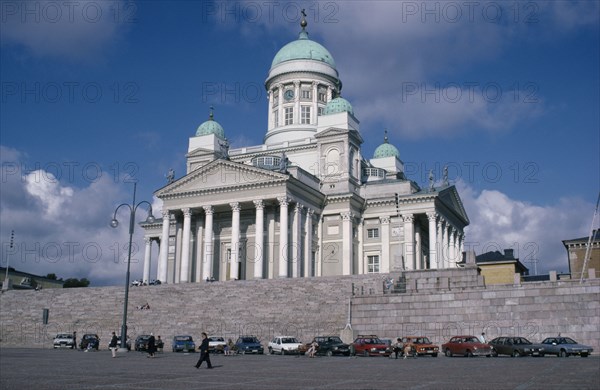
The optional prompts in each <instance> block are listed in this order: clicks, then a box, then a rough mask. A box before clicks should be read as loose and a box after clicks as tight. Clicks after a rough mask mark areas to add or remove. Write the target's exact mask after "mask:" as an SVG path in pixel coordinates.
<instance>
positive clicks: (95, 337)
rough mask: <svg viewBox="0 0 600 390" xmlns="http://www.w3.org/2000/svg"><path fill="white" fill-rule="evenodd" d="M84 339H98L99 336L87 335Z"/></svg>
mask: <svg viewBox="0 0 600 390" xmlns="http://www.w3.org/2000/svg"><path fill="white" fill-rule="evenodd" d="M83 338H84V339H86V340H89V339H97V338H98V336H96V335H95V334H86V335H85V336H83Z"/></svg>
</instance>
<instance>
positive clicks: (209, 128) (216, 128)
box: [196, 107, 225, 138]
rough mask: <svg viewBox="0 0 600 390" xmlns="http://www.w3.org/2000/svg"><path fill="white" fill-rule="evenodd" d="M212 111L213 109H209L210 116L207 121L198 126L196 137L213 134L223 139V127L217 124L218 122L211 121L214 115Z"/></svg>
mask: <svg viewBox="0 0 600 390" xmlns="http://www.w3.org/2000/svg"><path fill="white" fill-rule="evenodd" d="M212 110H213V108H212V107H211V108H210V116H209V117H208V120H207V121H206V122H204V123H203V124H201V125H200V126H198V130H196V137H199V136H201V135H209V134H215V135H217V136H219V137H221V138H225V130H224V129H223V126H221V125H220V124H219V122H217V121H215V120H214V119H213V116H214V115H213V111H212Z"/></svg>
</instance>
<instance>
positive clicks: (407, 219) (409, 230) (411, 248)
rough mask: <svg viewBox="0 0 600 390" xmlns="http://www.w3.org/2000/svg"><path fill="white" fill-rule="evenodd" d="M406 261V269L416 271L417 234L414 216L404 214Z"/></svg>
mask: <svg viewBox="0 0 600 390" xmlns="http://www.w3.org/2000/svg"><path fill="white" fill-rule="evenodd" d="M402 219H403V220H404V261H405V266H406V269H408V270H414V269H415V232H414V225H413V222H414V215H413V214H404V215H403V216H402Z"/></svg>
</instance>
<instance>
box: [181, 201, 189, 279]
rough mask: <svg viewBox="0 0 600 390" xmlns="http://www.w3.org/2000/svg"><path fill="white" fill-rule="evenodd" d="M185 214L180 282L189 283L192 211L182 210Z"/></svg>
mask: <svg viewBox="0 0 600 390" xmlns="http://www.w3.org/2000/svg"><path fill="white" fill-rule="evenodd" d="M181 211H182V212H183V236H182V238H181V275H180V276H179V281H180V282H181V283H187V282H189V281H190V276H189V275H190V231H191V226H192V210H190V209H189V208H184V209H181Z"/></svg>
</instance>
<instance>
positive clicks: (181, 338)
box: [175, 336, 192, 341]
mask: <svg viewBox="0 0 600 390" xmlns="http://www.w3.org/2000/svg"><path fill="white" fill-rule="evenodd" d="M175 340H176V341H192V338H191V337H190V336H175Z"/></svg>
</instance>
